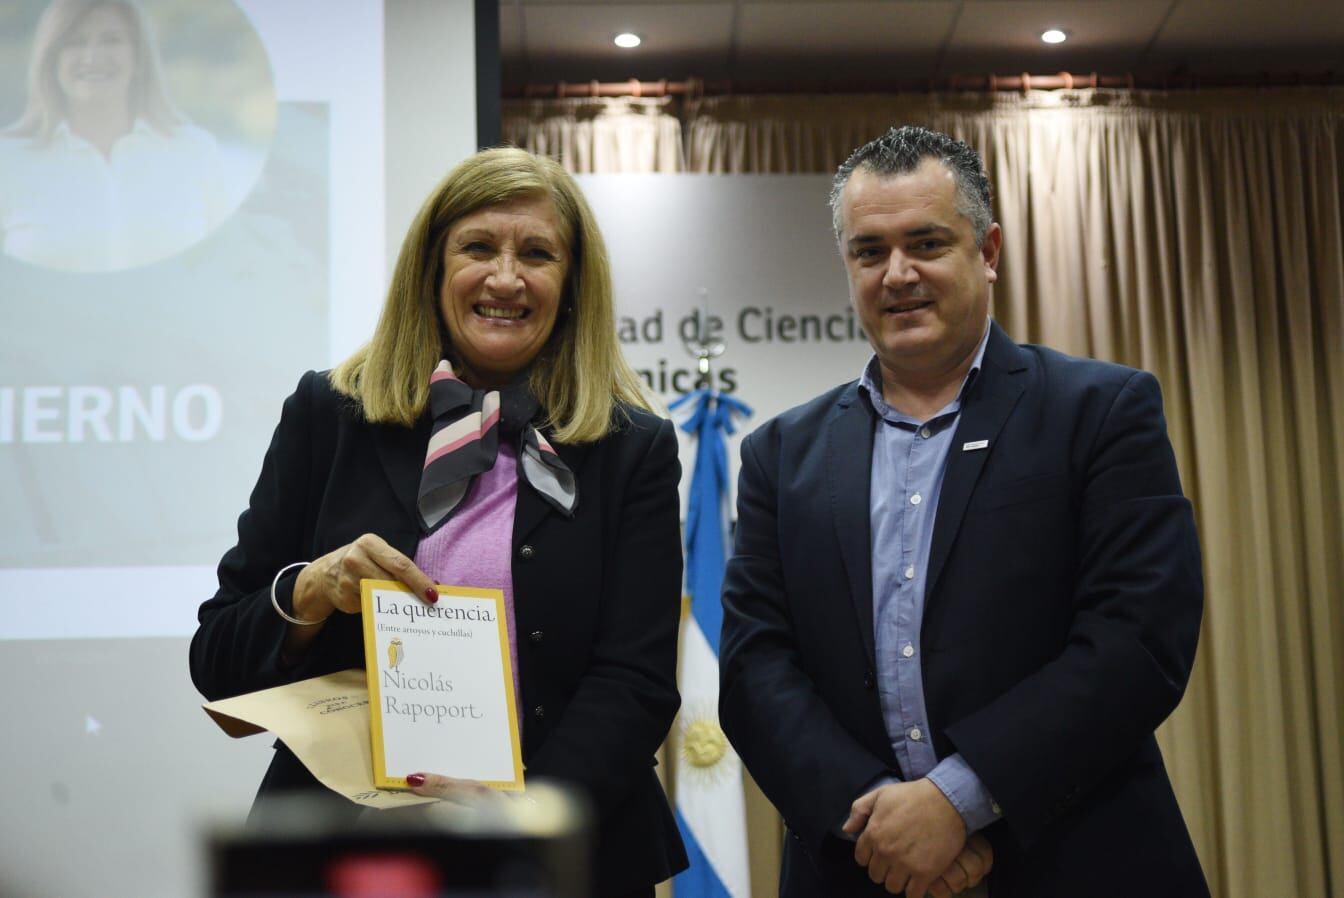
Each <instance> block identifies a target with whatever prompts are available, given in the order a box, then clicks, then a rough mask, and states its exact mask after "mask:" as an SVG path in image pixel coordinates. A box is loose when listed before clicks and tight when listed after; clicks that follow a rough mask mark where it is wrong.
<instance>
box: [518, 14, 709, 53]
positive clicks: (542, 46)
mask: <svg viewBox="0 0 1344 898" xmlns="http://www.w3.org/2000/svg"><path fill="white" fill-rule="evenodd" d="M523 16H524V25H525V27H526V33H527V53H528V56H529V57H530V58H532V59H546V58H553V57H562V56H575V57H582V58H584V59H586V60H589V61H593V60H601V61H605V62H608V63H620V62H622V61H624V60H630V61H631V63H634V62H635V61H637V60H638V59H639V58H640V57H642V56H647V55H653V56H660V57H663V56H666V55H667V54H678V53H685V54H690V55H695V56H704V55H706V54H717V53H726V52H727V50H728V47H729V44H730V32H731V28H732V21H733V8H732V5H731V4H729V3H657V4H652V3H649V4H640V3H634V4H632V3H620V4H615V3H610V4H609V3H601V4H582V5H581V4H569V3H546V4H527V5H525V6H524V7H523ZM622 31H633V32H635V33H636V34H638V35H640V36H641V37H643V38H644V43H643V45H642V46H640V47H637V48H635V49H633V50H622V49H621V48H619V47H617V46H615V45H614V44H612V42H611V39H612V38H613V37H615V36H616V35H617V34H619V33H621V32H622Z"/></svg>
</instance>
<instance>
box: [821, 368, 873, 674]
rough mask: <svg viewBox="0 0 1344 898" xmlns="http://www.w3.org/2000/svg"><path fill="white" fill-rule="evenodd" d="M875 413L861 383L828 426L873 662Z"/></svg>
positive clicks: (838, 517) (838, 502) (853, 591)
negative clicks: (860, 388)
mask: <svg viewBox="0 0 1344 898" xmlns="http://www.w3.org/2000/svg"><path fill="white" fill-rule="evenodd" d="M874 426H875V420H874V415H873V413H872V411H871V410H870V409H868V408H867V407H866V406H865V405H864V403H863V401H862V400H861V399H860V397H859V393H858V387H857V385H851V386H850V387H849V388H848V389H846V390H845V391H844V393H843V394H841V397H840V401H839V402H838V403H837V404H836V407H835V410H834V412H833V413H832V414H831V417H830V420H829V423H828V425H827V428H826V477H827V484H828V487H829V490H830V499H831V512H832V514H833V515H834V516H835V535H836V539H837V540H839V542H840V554H841V556H842V557H843V559H844V564H845V572H846V574H848V579H849V595H850V598H851V599H853V601H854V611H855V613H856V614H857V615H858V619H859V634H860V636H861V637H862V639H863V648H864V651H866V652H867V653H868V663H869V664H873V663H875V662H874V658H875V656H876V651H875V649H874V647H873V537H872V522H871V520H870V518H869V510H868V505H869V490H870V488H871V481H872V471H873V428H874Z"/></svg>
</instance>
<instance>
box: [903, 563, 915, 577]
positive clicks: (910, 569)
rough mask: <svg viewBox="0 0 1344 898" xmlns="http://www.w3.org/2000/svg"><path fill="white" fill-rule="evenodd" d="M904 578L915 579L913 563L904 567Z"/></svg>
mask: <svg viewBox="0 0 1344 898" xmlns="http://www.w3.org/2000/svg"><path fill="white" fill-rule="evenodd" d="M905 579H907V580H913V579H915V566H914V565H913V564H912V565H910V566H909V567H908V568H906V569H905Z"/></svg>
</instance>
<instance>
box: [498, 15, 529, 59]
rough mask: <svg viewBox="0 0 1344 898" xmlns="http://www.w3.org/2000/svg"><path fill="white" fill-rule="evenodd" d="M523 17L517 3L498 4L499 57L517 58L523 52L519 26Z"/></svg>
mask: <svg viewBox="0 0 1344 898" xmlns="http://www.w3.org/2000/svg"><path fill="white" fill-rule="evenodd" d="M522 21H523V17H522V14H521V12H520V11H519V7H518V4H517V3H513V2H506V3H501V4H499V55H500V56H502V57H505V58H508V57H513V56H517V55H518V54H520V53H521V52H522V51H523V45H522V34H521V33H520V31H519V26H520V25H521V24H522Z"/></svg>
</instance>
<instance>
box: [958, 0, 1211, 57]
mask: <svg viewBox="0 0 1344 898" xmlns="http://www.w3.org/2000/svg"><path fill="white" fill-rule="evenodd" d="M1204 2H1207V0H1204ZM1170 6H1171V0H967V2H966V4H965V7H964V9H963V10H962V13H961V18H960V19H959V20H958V21H957V30H956V32H955V33H954V34H953V36H952V47H951V49H953V50H955V51H956V52H957V55H958V56H960V55H962V54H965V53H968V52H977V51H984V50H994V51H1000V52H1002V51H1010V52H1020V51H1031V52H1032V55H1033V58H1040V59H1042V60H1048V59H1049V58H1050V52H1049V51H1052V50H1058V51H1061V52H1060V53H1059V54H1058V55H1064V54H1065V53H1070V54H1071V53H1073V52H1077V51H1080V50H1111V51H1114V50H1126V51H1129V52H1136V51H1141V50H1142V49H1143V48H1144V47H1146V46H1147V45H1148V42H1149V41H1150V40H1151V39H1152V37H1153V35H1154V34H1155V33H1156V31H1157V29H1158V27H1159V26H1160V25H1161V24H1162V19H1163V17H1164V16H1165V15H1166V12H1167V9H1168V7H1170ZM1047 28H1062V29H1063V30H1064V31H1065V32H1067V33H1068V35H1069V39H1068V41H1067V42H1065V43H1063V44H1056V45H1054V46H1051V45H1049V44H1043V43H1041V32H1042V31H1044V30H1045V29H1047ZM1045 70H1046V71H1049V70H1050V69H1049V68H1048V67H1047V69H1045Z"/></svg>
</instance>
